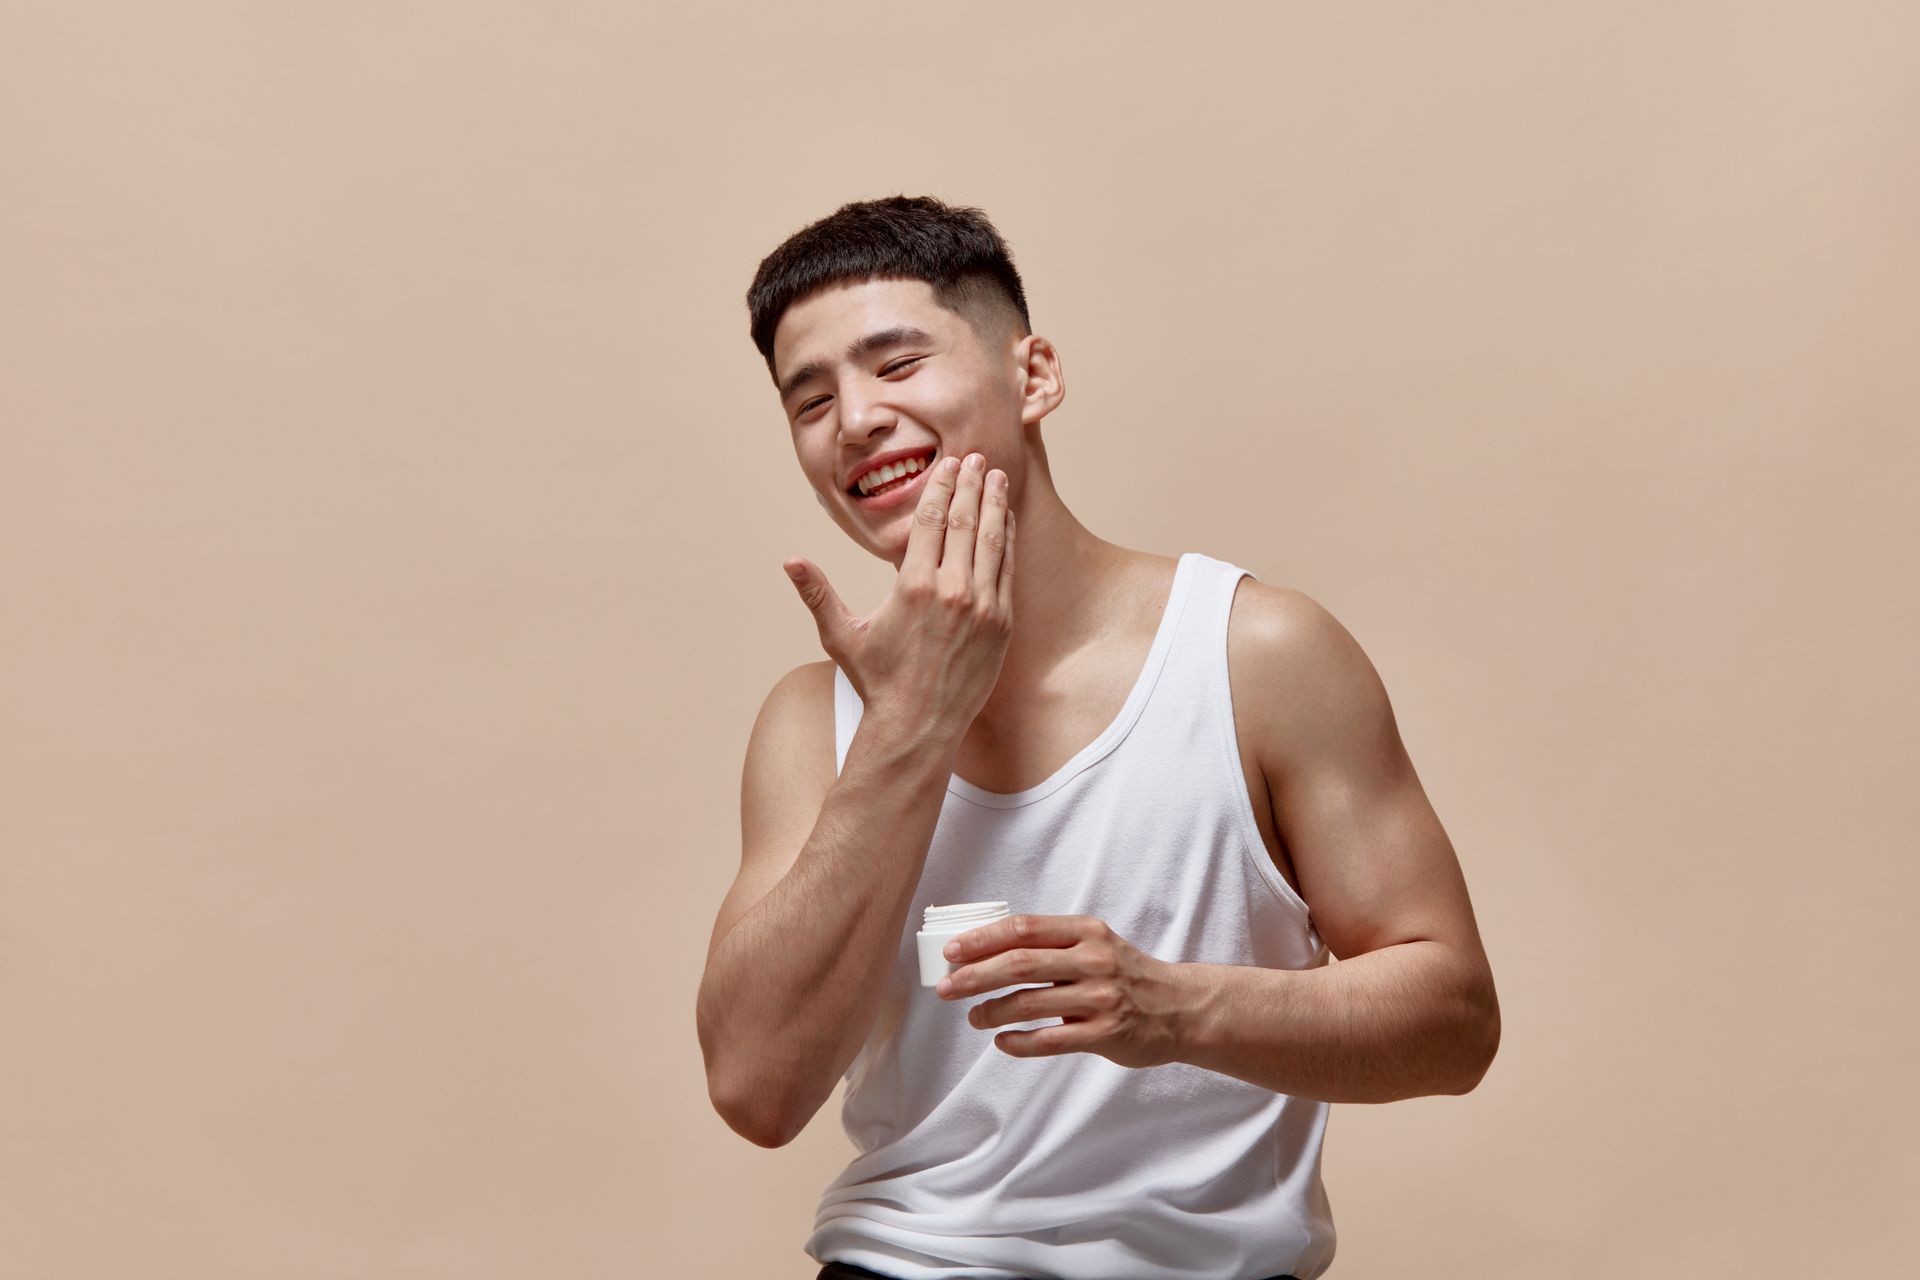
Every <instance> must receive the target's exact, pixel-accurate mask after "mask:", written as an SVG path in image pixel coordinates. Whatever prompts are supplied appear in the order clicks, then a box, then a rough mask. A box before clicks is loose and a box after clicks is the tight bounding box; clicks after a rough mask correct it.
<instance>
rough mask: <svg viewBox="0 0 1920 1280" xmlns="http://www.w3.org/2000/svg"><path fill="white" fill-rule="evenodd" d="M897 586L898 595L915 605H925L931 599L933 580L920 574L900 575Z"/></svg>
mask: <svg viewBox="0 0 1920 1280" xmlns="http://www.w3.org/2000/svg"><path fill="white" fill-rule="evenodd" d="M897 585H898V587H899V590H900V594H901V595H902V596H903V597H905V598H906V599H907V600H910V601H912V602H914V603H915V604H925V603H926V602H927V601H928V600H930V599H932V598H933V579H931V578H928V577H925V576H923V575H921V574H918V573H912V574H902V575H900V580H899V582H898V584H897Z"/></svg>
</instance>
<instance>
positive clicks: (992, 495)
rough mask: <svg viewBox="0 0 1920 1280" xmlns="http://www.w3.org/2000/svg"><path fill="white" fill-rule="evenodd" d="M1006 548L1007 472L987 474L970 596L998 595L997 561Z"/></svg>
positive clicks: (998, 571) (981, 498)
mask: <svg viewBox="0 0 1920 1280" xmlns="http://www.w3.org/2000/svg"><path fill="white" fill-rule="evenodd" d="M1006 545H1007V473H1006V472H1004V471H1000V470H998V469H996V470H993V471H989V472H987V488H986V492H985V493H983V494H982V495H981V496H980V533H979V536H978V537H977V538H975V540H974V544H973V593H974V594H975V595H977V596H994V595H998V594H999V586H1000V559H1001V555H1002V553H1003V552H1004V550H1005V548H1006Z"/></svg>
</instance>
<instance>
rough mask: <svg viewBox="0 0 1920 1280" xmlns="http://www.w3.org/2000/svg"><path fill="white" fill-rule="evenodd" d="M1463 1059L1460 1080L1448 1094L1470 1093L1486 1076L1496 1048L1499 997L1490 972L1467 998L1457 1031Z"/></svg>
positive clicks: (1497, 1051)
mask: <svg viewBox="0 0 1920 1280" xmlns="http://www.w3.org/2000/svg"><path fill="white" fill-rule="evenodd" d="M1461 1041H1462V1044H1463V1046H1464V1048H1463V1054H1462V1056H1463V1058H1464V1059H1465V1061H1464V1063H1463V1066H1462V1070H1463V1074H1462V1076H1461V1078H1460V1081H1459V1082H1458V1083H1457V1084H1456V1085H1455V1086H1454V1087H1453V1088H1451V1089H1449V1090H1447V1092H1448V1093H1451V1094H1456V1095H1458V1094H1467V1093H1472V1092H1473V1091H1474V1090H1475V1089H1476V1088H1478V1087H1479V1085H1480V1082H1481V1081H1482V1080H1484V1079H1486V1076H1487V1071H1488V1070H1489V1069H1490V1068H1491V1067H1492V1066H1493V1059H1494V1056H1495V1055H1496V1054H1498V1053H1499V1052H1500V1001H1499V998H1498V997H1497V996H1495V994H1494V990H1493V978H1492V975H1490V974H1489V975H1485V976H1484V978H1483V980H1482V981H1481V982H1480V983H1479V984H1478V985H1477V987H1476V990H1475V993H1474V996H1473V998H1472V1000H1471V1001H1470V1002H1469V1012H1468V1015H1467V1018H1466V1020H1465V1026H1464V1029H1463V1030H1462V1032H1461Z"/></svg>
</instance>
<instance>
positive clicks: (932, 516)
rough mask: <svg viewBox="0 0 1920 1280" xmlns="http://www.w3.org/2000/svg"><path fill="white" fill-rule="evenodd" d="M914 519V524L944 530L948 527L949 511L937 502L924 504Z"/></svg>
mask: <svg viewBox="0 0 1920 1280" xmlns="http://www.w3.org/2000/svg"><path fill="white" fill-rule="evenodd" d="M913 519H914V523H916V524H920V525H924V526H925V527H926V528H929V529H944V528H946V527H947V509H946V508H945V507H943V506H941V505H940V504H939V503H937V502H923V503H921V504H920V509H919V510H918V511H915V512H914V513H913Z"/></svg>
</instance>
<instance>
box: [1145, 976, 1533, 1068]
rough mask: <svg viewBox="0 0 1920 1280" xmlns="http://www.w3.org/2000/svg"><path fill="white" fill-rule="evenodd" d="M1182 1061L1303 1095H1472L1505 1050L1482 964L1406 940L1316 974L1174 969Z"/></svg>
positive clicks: (1180, 1058)
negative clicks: (1499, 1050)
mask: <svg viewBox="0 0 1920 1280" xmlns="http://www.w3.org/2000/svg"><path fill="white" fill-rule="evenodd" d="M1173 971H1174V981H1175V983H1176V986H1177V988H1178V990H1179V992H1180V994H1179V996H1178V1005H1179V1008H1180V1010H1181V1012H1180V1013H1179V1015H1178V1016H1177V1018H1176V1023H1177V1026H1178V1044H1179V1048H1178V1049H1177V1050H1176V1053H1175V1056H1176V1057H1177V1058H1178V1059H1179V1060H1180V1061H1183V1062H1190V1063H1193V1064H1194V1065H1195V1066H1200V1067H1205V1068H1207V1069H1208V1070H1211V1071H1219V1072H1222V1073H1224V1074H1226V1075H1230V1076H1233V1077H1235V1078H1236V1079H1240V1080H1245V1081H1248V1082H1249V1083H1252V1084H1257V1085H1260V1086H1262V1087H1263V1088H1267V1089H1272V1090H1274V1091H1275V1092H1277V1093H1286V1094H1291V1095H1293V1096H1295V1097H1302V1098H1317V1099H1321V1100H1324V1101H1327V1102H1392V1101H1395V1100H1397V1099H1401V1098H1415V1097H1421V1096H1424V1095H1427V1094H1436V1093H1451V1094H1459V1093H1466V1092H1468V1091H1469V1090H1471V1089H1472V1088H1473V1087H1474V1086H1475V1085H1476V1084H1478V1083H1479V1081H1480V1078H1481V1077H1482V1076H1483V1075H1485V1073H1486V1070H1487V1067H1488V1065H1489V1064H1490V1063H1491V1062H1492V1060H1493V1055H1494V1051H1495V1049H1496V1048H1497V1047H1498V1045H1499V1042H1500V1010H1499V1003H1498V1001H1497V999H1496V998H1495V995H1494V990H1493V982H1492V978H1491V976H1490V975H1489V974H1488V973H1487V971H1486V969H1485V967H1484V965H1481V964H1479V963H1477V962H1470V961H1468V960H1467V959H1465V958H1464V957H1462V956H1461V955H1460V953H1459V952H1458V951H1456V950H1455V949H1454V948H1451V947H1448V946H1446V945H1444V944H1442V943H1439V942H1431V941H1418V942H1405V943H1400V944H1399V945H1397V946H1390V947H1382V948H1381V949H1379V950H1378V951H1370V952H1367V953H1365V954H1363V955H1356V956H1354V957H1352V958H1351V959H1347V960H1342V961H1340V962H1338V963H1335V964H1330V965H1324V966H1321V967H1319V968H1315V969H1268V968H1263V967H1260V966H1255V965H1227V964H1176V965H1174V966H1173Z"/></svg>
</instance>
